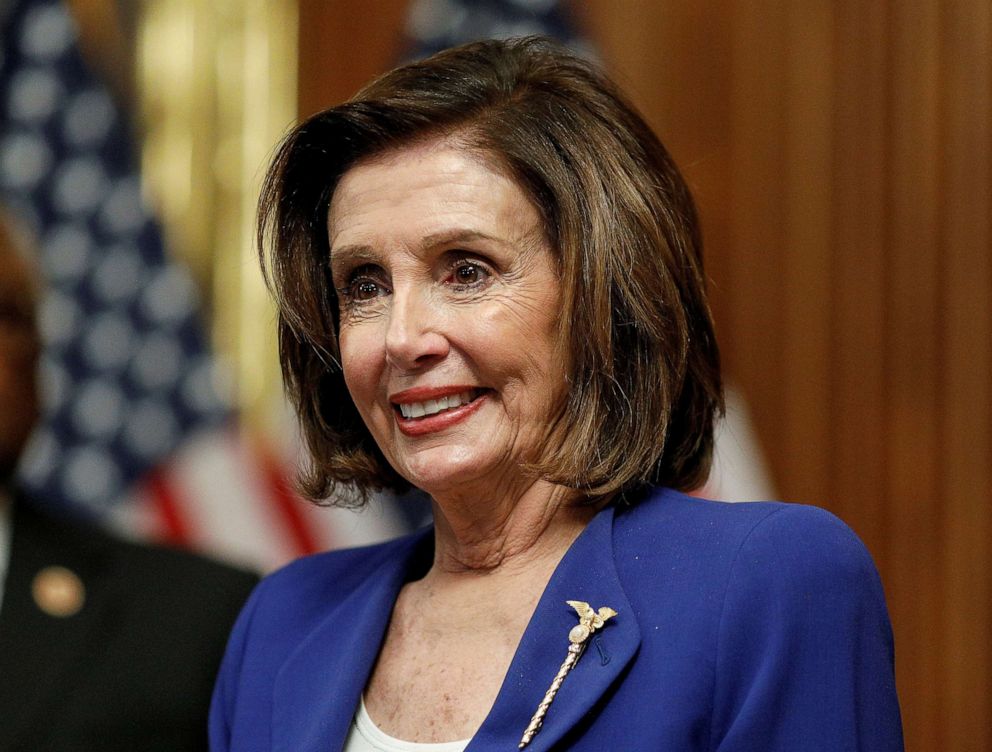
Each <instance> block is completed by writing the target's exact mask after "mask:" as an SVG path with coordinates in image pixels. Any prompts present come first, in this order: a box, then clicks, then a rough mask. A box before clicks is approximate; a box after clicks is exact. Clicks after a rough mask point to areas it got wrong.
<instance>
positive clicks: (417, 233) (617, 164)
mask: <svg viewBox="0 0 992 752" xmlns="http://www.w3.org/2000/svg"><path fill="white" fill-rule="evenodd" d="M260 218H261V221H260V229H259V241H260V246H261V251H262V259H263V268H264V270H265V272H266V274H267V278H268V281H269V283H270V287H271V288H272V290H273V292H274V294H275V297H276V301H277V304H278V306H279V331H280V343H281V361H282V367H283V371H284V375H285V378H286V385H287V390H288V392H289V394H290V396H291V397H292V399H293V400H294V402H295V405H296V408H297V411H298V413H299V416H300V421H301V425H302V427H303V433H304V436H305V438H306V441H307V445H308V448H309V452H310V466H309V467H308V468H306V469H305V471H304V473H303V477H302V481H303V483H302V485H303V488H304V490H305V491H306V492H307V493H308V494H310V495H311V496H312V497H313V498H315V499H322V498H324V497H326V496H327V495H328V494H330V493H331V492H333V491H334V490H335V489H336V488H337V487H338V486H339V485H341V484H349V485H351V486H353V487H355V488H357V489H358V490H359V491H364V492H368V491H369V490H371V489H373V488H377V487H391V488H394V489H402V488H405V487H408V486H410V485H413V486H416V487H418V488H420V489H422V490H424V491H426V492H427V493H428V494H429V495H430V497H431V501H432V507H433V514H434V525H433V526H432V528H431V529H429V530H426V531H423V532H421V533H418V534H416V535H414V536H411V537H409V538H405V539H401V540H399V541H394V542H391V543H387V544H384V545H381V546H376V547H373V548H368V549H359V550H354V551H338V552H332V553H329V554H325V555H322V556H317V557H313V558H310V559H307V560H303V561H300V562H297V563H296V564H294V565H291V566H290V567H288V568H286V569H284V570H283V571H281V572H279V573H276V574H275V575H273V576H272V577H270V578H269V579H268V580H266V581H265V582H264V583H263V584H262V585H261V586H260V587H259V589H258V590H257V591H256V593H255V595H254V597H253V599H252V601H251V603H250V604H249V605H248V606H247V607H246V609H245V612H244V614H243V615H242V618H241V620H240V622H239V625H238V627H237V628H236V629H235V632H234V635H233V636H232V639H231V643H230V646H229V649H228V655H227V659H226V661H225V664H224V668H223V670H222V672H221V675H220V678H219V681H218V685H217V689H216V692H215V697H214V706H213V715H212V726H211V735H212V736H211V738H212V744H213V747H214V749H215V750H216V751H217V752H220V751H221V750H239V751H244V752H247V751H249V750H267V749H270V748H278V749H292V750H323V749H343V750H345V752H359V751H366V750H381V751H385V752H394V751H396V750H399V751H402V750H420V751H421V752H428V751H431V752H441V751H442V750H443V751H444V752H455V751H460V750H464V749H469V750H472V751H473V752H474V751H475V750H492V751H493V752H495V751H496V750H506V749H512V748H513V746H514V745H517V746H518V747H521V748H523V747H530V748H531V749H534V750H549V749H552V748H556V749H570V750H589V751H590V752H591V751H593V750H595V751H596V752H601V750H603V749H624V750H676V749H677V750H720V751H721V752H744V751H745V750H759V749H760V750H770V751H771V752H775V751H779V750H780V751H783V752H784V750H790V751H791V750H796V749H802V750H824V751H826V750H837V749H851V750H855V749H857V750H873V751H877V750H881V751H883V752H890V751H892V750H897V749H899V748H901V736H900V723H899V711H898V705H897V703H896V698H895V692H894V680H893V670H892V655H891V632H890V629H889V623H888V618H887V615H886V611H885V604H884V599H883V597H882V592H881V586H880V583H879V581H878V576H877V574H876V572H875V569H874V566H873V564H872V562H871V559H870V557H869V556H868V554H867V552H866V551H865V550H864V547H863V546H862V545H861V543H860V542H859V541H858V540H857V538H855V537H854V535H853V534H852V533H851V531H850V530H848V529H847V528H846V527H845V526H844V525H843V523H841V522H840V521H839V520H837V519H836V518H834V517H832V516H831V515H829V514H827V513H826V512H823V511H821V510H817V509H815V508H812V507H802V506H798V505H785V504H776V503H759V504H736V505H734V504H719V503H715V502H708V501H703V500H699V499H692V498H689V497H686V496H684V495H682V494H681V493H679V491H680V490H690V489H693V488H695V487H696V486H697V485H699V484H700V483H701V481H703V480H704V479H705V477H706V474H707V472H708V470H709V461H710V453H711V448H712V441H713V420H714V417H715V416H716V415H718V414H719V412H720V411H721V409H722V394H721V389H720V371H719V359H718V355H717V348H716V344H715V341H714V337H713V329H712V322H711V320H710V315H709V309H708V306H707V303H706V294H705V285H704V275H703V270H702V257H701V247H700V239H699V232H698V227H697V224H696V215H695V210H694V208H693V203H692V200H691V198H690V196H689V192H688V190H687V188H686V186H685V184H684V182H683V180H682V178H681V176H680V175H679V173H678V170H677V169H676V168H675V165H674V164H673V163H672V161H671V159H670V158H669V156H668V154H667V152H666V151H665V149H664V147H663V146H662V145H661V143H660V142H659V141H658V140H657V138H656V137H655V136H654V135H653V134H652V133H651V131H650V130H649V129H648V128H647V126H646V125H645V124H644V122H643V120H641V118H640V116H639V115H638V114H637V113H636V112H635V111H634V110H633V109H632V108H631V107H630V106H629V105H628V104H627V103H626V101H625V99H624V98H623V97H622V95H620V93H619V92H618V91H617V90H616V88H615V87H614V86H613V85H612V84H611V83H610V82H609V81H608V80H607V79H605V78H604V77H603V75H602V74H601V73H600V72H599V71H597V70H596V69H595V68H593V67H592V66H590V65H589V64H588V63H586V62H584V61H582V60H580V59H577V58H575V57H573V56H572V55H570V54H569V53H567V52H565V51H563V50H562V49H560V48H558V47H557V46H555V45H553V44H551V43H550V42H548V41H546V40H541V39H523V40H516V41H509V42H480V43H476V44H472V45H467V46H464V47H459V48H455V49H453V50H450V51H447V52H444V53H441V54H439V55H436V56H434V57H432V58H429V59H427V60H425V61H423V62H421V63H415V64H411V65H408V66H405V67H403V68H399V69H397V70H395V71H393V72H391V73H388V74H386V75H385V76H383V77H382V78H380V79H379V80H377V81H375V82H373V83H372V84H370V85H369V86H368V87H366V88H365V89H364V90H362V91H361V92H359V93H358V94H357V95H356V96H355V98H354V99H352V100H351V101H349V102H347V103H345V104H343V105H340V106H338V107H335V108H332V109H330V110H327V111H326V112H323V113H321V114H319V115H316V116H314V117H313V118H311V119H310V120H308V121H307V122H305V123H303V124H302V125H300V126H298V127H297V128H296V129H295V130H294V131H293V132H291V133H290V135H289V136H288V138H287V139H286V141H285V142H284V143H283V145H282V147H281V148H280V150H279V153H278V155H277V157H276V159H275V162H274V163H273V166H272V168H271V169H270V172H269V174H268V178H267V182H266V187H265V190H264V191H263V195H262V199H261V209H260ZM593 645H594V646H595V649H594V650H588V653H589V655H588V657H586V658H584V659H583V655H584V654H586V653H587V649H588V648H590V646H593ZM659 711H663V712H659Z"/></svg>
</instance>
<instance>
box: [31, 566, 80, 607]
mask: <svg viewBox="0 0 992 752" xmlns="http://www.w3.org/2000/svg"><path fill="white" fill-rule="evenodd" d="M31 595H32V596H33V597H34V602H35V603H36V604H37V605H38V608H40V609H41V610H42V611H44V612H45V613H46V614H48V615H49V616H54V617H55V618H57V619H65V618H67V617H69V616H74V615H75V614H77V613H79V611H80V610H81V609H82V608H83V603H85V601H86V588H85V586H84V585H83V581H82V580H81V579H79V576H78V575H77V574H76V573H75V572H73V571H71V570H69V569H66V568H65V567H57V566H52V567H45V568H44V569H42V570H41V571H40V572H38V574H36V575H35V577H34V580H33V581H32V582H31Z"/></svg>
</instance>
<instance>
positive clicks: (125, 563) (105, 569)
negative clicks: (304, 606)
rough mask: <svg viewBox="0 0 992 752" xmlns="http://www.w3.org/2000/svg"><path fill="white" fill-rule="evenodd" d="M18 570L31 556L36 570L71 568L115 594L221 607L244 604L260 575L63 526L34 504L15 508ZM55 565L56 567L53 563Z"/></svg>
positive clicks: (84, 526)
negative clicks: (105, 583)
mask: <svg viewBox="0 0 992 752" xmlns="http://www.w3.org/2000/svg"><path fill="white" fill-rule="evenodd" d="M11 549H12V556H14V557H16V558H17V561H15V562H12V563H13V564H18V563H19V562H20V560H21V559H22V558H25V557H24V555H30V557H31V559H32V560H33V562H34V563H35V564H36V565H43V564H46V563H48V564H69V565H72V566H71V568H73V569H80V570H82V573H83V574H84V575H88V576H89V578H91V579H94V580H98V581H104V580H106V581H108V582H109V581H113V582H115V583H116V584H115V585H114V588H115V590H117V591H126V590H134V591H135V594H136V595H139V596H142V595H143V596H147V597H154V598H157V599H159V602H161V599H162V598H164V597H168V596H169V595H170V594H171V595H173V596H174V597H176V598H178V599H181V600H182V601H183V602H185V603H190V602H193V601H195V599H196V598H197V597H201V598H202V599H203V600H205V601H211V602H214V603H215V604H216V603H218V601H220V602H222V601H223V600H224V597H225V595H227V596H229V598H230V600H231V602H232V603H243V602H244V600H245V598H247V596H248V593H249V592H250V590H251V589H252V588H253V587H254V586H255V584H256V583H257V582H258V577H257V575H255V574H253V573H250V572H247V571H244V570H241V569H238V568H236V567H233V566H229V565H227V564H223V563H220V562H217V561H214V560H212V559H208V558H206V557H203V556H200V555H198V554H195V553H192V552H189V551H184V550H180V549H176V548H171V547H167V546H161V545H154V544H149V543H139V542H135V541H131V540H127V539H125V538H122V537H120V536H118V535H116V534H113V533H110V532H108V531H106V530H104V529H102V528H100V527H97V526H95V525H92V524H90V523H85V522H78V521H69V520H63V519H60V518H57V517H53V516H50V515H48V514H47V513H45V512H43V511H39V510H38V509H36V508H34V507H33V506H31V505H30V504H28V503H24V502H20V503H18V504H17V505H16V506H15V509H14V515H13V526H12V541H11ZM49 559H50V561H48V560H49Z"/></svg>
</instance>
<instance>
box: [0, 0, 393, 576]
mask: <svg viewBox="0 0 992 752" xmlns="http://www.w3.org/2000/svg"><path fill="white" fill-rule="evenodd" d="M0 30H2V31H0V39H2V42H0V44H2V49H0V108H2V110H0V118H2V123H3V128H2V132H0V194H2V200H3V203H4V205H5V207H6V209H7V211H8V212H9V213H11V214H13V215H14V216H15V217H16V218H18V219H19V220H20V221H21V223H22V224H23V225H25V226H26V227H27V228H28V229H29V231H30V234H31V235H32V236H33V240H34V245H35V247H36V248H37V249H38V262H39V263H38V265H39V268H40V270H41V274H42V276H43V278H44V282H45V292H44V295H43V299H42V301H41V308H40V311H39V321H40V328H41V335H42V340H43V344H44V353H43V355H42V358H41V363H40V383H41V391H42V405H43V408H42V409H43V416H42V420H41V422H40V424H39V426H38V427H37V430H36V431H35V433H34V436H33V437H32V439H31V441H30V443H29V446H28V448H27V450H26V452H25V455H24V457H23V460H22V464H21V468H20V478H19V482H20V484H21V485H22V486H23V487H24V488H25V489H26V490H27V491H28V493H29V494H30V495H31V496H32V497H33V498H35V499H37V500H38V501H39V503H43V504H45V505H46V506H48V507H50V508H53V509H57V510H60V511H63V512H65V513H67V514H74V515H77V516H78V515H83V516H87V517H91V518H99V519H103V520H108V521H111V522H112V524H115V525H117V526H119V527H125V528H128V529H130V530H131V531H132V532H135V533H136V534H139V535H146V536H150V537H153V538H159V539H166V540H169V541H171V542H174V543H180V544H185V545H189V546H192V547H194V548H199V549H201V550H204V551H206V552H209V553H214V554H217V555H220V556H222V557H226V558H229V559H231V560H234V561H238V562H242V563H245V564H249V565H253V566H255V567H257V568H260V569H270V568H272V567H274V566H276V565H278V564H280V563H282V562H284V561H287V560H288V559H291V558H293V557H295V556H298V555H300V554H304V553H309V552H312V551H315V550H319V549H323V548H328V547H331V546H333V545H347V544H354V543H362V542H366V541H367V540H374V539H379V538H382V537H386V536H388V535H390V534H393V533H395V532H398V531H399V530H400V529H401V525H400V524H399V523H398V522H395V521H393V520H391V519H390V518H389V514H388V510H383V509H379V510H378V511H376V510H373V511H372V512H370V513H369V514H367V515H366V516H365V518H356V517H354V515H352V514H351V513H348V512H344V511H339V510H334V511H326V510H320V511H318V510H316V509H313V508H311V507H310V506H308V505H306V504H304V503H303V502H301V501H300V500H299V499H297V498H296V497H295V495H294V494H293V493H292V492H291V490H290V487H289V485H288V484H287V478H286V476H287V473H286V467H287V466H288V463H287V462H286V461H285V460H284V458H283V456H282V454H281V453H280V452H277V451H275V450H273V449H272V448H271V447H265V446H262V445H261V444H260V442H258V441H250V440H248V439H247V438H246V435H245V434H244V432H242V431H241V430H240V429H239V427H238V424H237V420H236V418H237V416H236V412H235V409H234V406H233V404H232V402H231V398H230V396H229V394H228V390H227V389H226V388H225V374H224V368H223V365H222V363H221V362H220V361H219V360H218V359H217V358H216V357H214V355H213V354H212V353H211V351H210V348H209V346H208V343H207V341H206V339H205V337H204V333H203V329H202V327H201V321H200V311H199V300H198V291H197V288H196V285H195V284H194V281H193V279H192V278H191V276H190V274H189V273H188V271H187V270H186V269H185V268H184V267H183V266H182V265H181V264H179V263H177V262H175V261H174V260H172V259H170V258H169V256H168V254H167V253H166V250H165V248H164V244H163V239H162V233H161V229H160V227H159V226H158V224H157V222H156V220H155V218H154V217H153V216H152V214H151V213H150V211H149V209H148V208H147V206H146V204H145V202H144V200H143V197H142V188H141V180H140V175H139V173H138V171H137V169H136V162H135V159H134V153H133V150H132V147H131V143H130V134H129V131H128V124H127V123H126V122H125V120H124V118H123V117H122V115H121V113H120V111H119V110H118V107H117V105H116V103H115V102H114V100H113V99H112V97H111V96H110V94H109V93H108V91H107V88H106V87H105V86H104V85H103V84H102V82H101V81H99V80H98V79H97V78H96V77H95V76H94V74H93V73H92V71H91V70H90V69H89V67H88V66H87V63H86V61H85V60H84V58H83V56H82V55H81V53H80V51H79V48H78V44H77V28H76V25H75V23H74V21H73V18H72V16H71V14H70V13H69V12H68V11H67V9H66V8H65V7H64V6H63V5H62V3H61V2H58V0H14V1H13V2H7V3H0Z"/></svg>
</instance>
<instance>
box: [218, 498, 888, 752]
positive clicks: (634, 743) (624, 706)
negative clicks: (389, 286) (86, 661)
mask: <svg viewBox="0 0 992 752" xmlns="http://www.w3.org/2000/svg"><path fill="white" fill-rule="evenodd" d="M432 548H433V537H432V534H431V531H429V530H428V531H424V532H421V533H418V534H415V535H413V536H409V537H406V538H402V539H399V540H396V541H392V542H390V543H385V544H382V545H379V546H372V547H368V548H361V549H354V550H347V551H335V552H331V553H326V554H320V555H317V556H313V557H310V558H307V559H303V560H300V561H297V562H295V563H294V564H291V565H290V566H289V567H287V568H285V569H283V570H281V571H279V572H277V573H275V574H273V575H272V576H270V577H268V578H267V579H266V580H264V581H263V582H262V583H261V584H260V585H259V586H258V588H257V589H256V590H255V592H254V594H253V595H252V597H251V598H250V600H249V602H248V604H247V605H246V606H245V609H244V611H243V612H242V614H241V616H240V618H239V621H238V623H237V625H236V627H235V629H234V632H233V634H232V636H231V640H230V643H229V645H228V649H227V655H226V657H225V659H224V663H223V666H222V669H221V673H220V676H219V679H218V683H217V686H216V689H215V691H214V699H213V707H212V711H211V723H210V739H211V746H212V749H213V750H214V752H227V751H228V750H230V751H231V752H261V751H262V750H273V751H276V752H310V751H312V752H318V751H319V752H331V751H332V750H340V749H341V747H342V744H343V742H344V739H345V736H346V734H347V732H348V729H349V725H350V723H351V721H352V717H353V715H354V713H355V710H356V708H357V706H358V701H359V697H360V694H361V692H362V690H363V689H364V687H365V685H366V683H367V681H368V677H369V674H370V672H371V670H372V667H373V665H374V663H375V660H376V656H377V655H378V652H379V648H380V645H381V643H382V639H383V636H384V633H385V630H386V627H387V626H388V623H389V617H390V613H391V610H392V607H393V603H394V602H395V600H396V597H397V594H398V592H399V590H400V588H401V587H402V585H403V584H404V582H407V581H409V580H410V579H411V578H413V577H417V576H420V575H421V574H422V573H423V572H424V571H426V568H427V567H428V566H429V564H430V561H431V556H432ZM566 600H582V601H587V602H588V603H590V604H591V605H592V606H593V607H594V608H599V607H600V606H610V607H612V608H613V609H615V610H616V611H617V612H618V615H617V616H616V617H615V618H613V619H611V620H610V621H609V622H608V623H607V625H606V626H605V627H604V628H603V629H602V630H601V631H600V632H597V633H596V634H595V635H594V637H593V638H592V640H591V644H590V645H589V647H588V649H587V650H586V652H585V654H584V655H583V656H582V658H581V660H580V661H579V663H578V665H577V666H576V667H575V669H574V670H573V671H572V672H571V674H569V676H568V677H567V678H566V679H565V682H564V684H563V685H562V687H561V690H560V692H559V693H558V696H557V698H556V699H555V701H554V703H553V704H552V705H551V708H550V710H549V711H548V714H547V717H546V719H545V721H544V726H543V728H542V729H541V730H540V732H539V733H538V734H537V736H536V737H535V738H534V740H533V741H532V742H531V744H530V746H529V747H528V750H530V752H546V751H547V750H552V749H554V750H588V751H589V752H602V751H603V750H616V751H617V752H628V751H631V750H636V751H640V750H657V751H658V752H662V751H666V752H689V751H695V750H700V751H701V750H713V751H718V752H744V751H745V750H749V751H750V750H754V751H755V752H758V751H759V750H760V752H778V751H781V752H799V751H801V752H816V751H817V750H823V752H828V751H829V752H841V751H842V750H864V751H865V752H889V751H892V750H901V749H902V731H901V724H900V718H899V707H898V703H897V700H896V691H895V680H894V675H893V655H892V632H891V628H890V626H889V620H888V616H887V614H886V609H885V602H884V599H883V595H882V587H881V583H880V582H879V578H878V574H877V573H876V571H875V567H874V565H873V564H872V561H871V558H870V556H869V555H868V553H867V551H866V550H865V548H864V546H863V545H862V544H861V542H860V541H859V540H858V539H857V538H856V537H855V535H854V534H853V533H852V532H851V531H850V529H848V528H847V527H846V526H845V525H844V524H843V523H842V522H840V521H839V520H838V519H837V518H836V517H834V516H832V515H831V514H829V513H828V512H825V511H823V510H820V509H816V508H814V507H805V506H799V505H791V504H777V503H754V504H722V503H718V502H708V501H700V500H698V499H692V498H688V497H685V496H683V495H681V494H678V493H675V492H673V491H668V490H661V491H656V492H653V493H651V494H649V495H648V498H646V499H645V500H643V501H642V502H641V503H640V504H638V505H635V506H632V507H625V508H620V509H614V508H607V509H605V510H604V511H602V512H601V513H599V514H598V515H597V516H596V517H595V518H594V519H593V521H592V522H591V523H590V524H589V525H588V527H587V528H586V530H585V531H584V532H583V533H582V534H581V535H580V536H579V538H578V539H576V541H575V543H573V544H572V546H571V548H570V549H569V550H568V552H567V553H566V554H565V557H564V558H563V559H562V561H561V563H560V564H559V565H558V568H557V569H556V570H555V572H554V574H553V575H552V577H551V581H550V582H549V583H548V586H547V588H546V589H545V591H544V594H543V595H542V596H541V599H540V601H539V603H538V605H537V609H536V610H535V612H534V615H533V617H532V618H531V620H530V623H529V624H528V626H527V629H526V630H525V632H524V634H523V637H522V638H521V640H520V644H519V646H518V647H517V652H516V654H515V655H514V657H513V660H512V662H511V664H510V667H509V670H508V671H507V674H506V678H505V679H504V681H503V685H502V687H501V689H500V691H499V694H498V695H497V697H496V700H495V703H494V704H493V707H492V710H491V711H490V713H489V715H488V716H487V718H486V719H485V721H484V722H483V724H482V726H481V727H480V728H479V730H478V732H477V733H476V735H475V736H474V737H473V739H472V741H471V743H470V744H469V746H468V752H497V751H498V752H512V750H516V749H517V744H518V742H519V741H520V736H521V734H522V733H523V731H524V729H525V727H526V726H527V723H528V721H529V720H530V718H531V715H532V714H533V712H534V710H535V708H536V707H537V705H538V703H539V702H540V701H541V698H542V697H543V696H544V693H545V691H546V690H547V688H548V685H549V684H550V682H551V680H552V678H553V677H554V675H555V673H556V672H557V671H558V667H559V665H560V664H561V662H562V660H563V659H564V657H565V654H566V650H567V646H568V639H567V635H568V632H569V629H570V628H571V627H572V626H574V625H575V623H576V615H575V612H574V611H573V610H572V609H571V608H570V607H569V606H568V605H566V603H565V601H566ZM482 659H483V660H484V659H485V657H484V656H483V657H482Z"/></svg>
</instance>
